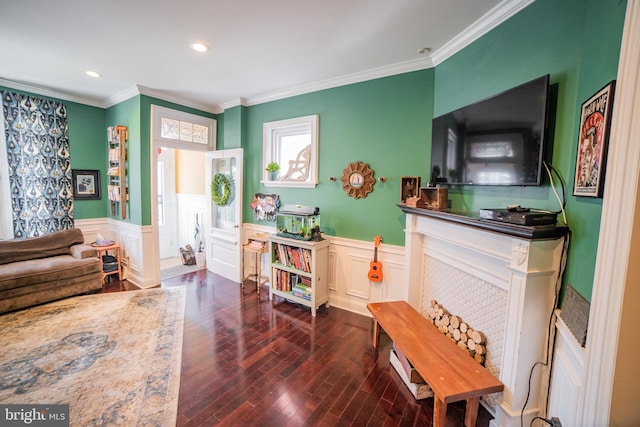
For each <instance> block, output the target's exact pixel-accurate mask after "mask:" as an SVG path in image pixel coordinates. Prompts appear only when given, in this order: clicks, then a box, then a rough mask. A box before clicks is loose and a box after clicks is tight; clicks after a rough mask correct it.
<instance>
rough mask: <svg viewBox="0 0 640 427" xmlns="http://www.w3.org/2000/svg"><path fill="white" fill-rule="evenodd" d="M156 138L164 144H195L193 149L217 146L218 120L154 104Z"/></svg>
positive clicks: (180, 145)
mask: <svg viewBox="0 0 640 427" xmlns="http://www.w3.org/2000/svg"><path fill="white" fill-rule="evenodd" d="M152 117H153V129H154V134H155V138H156V139H157V140H158V141H162V142H161V143H162V144H163V145H166V146H168V147H173V148H181V147H182V148H184V146H185V144H193V149H198V148H196V147H198V146H199V147H201V148H199V149H215V148H216V143H215V140H216V138H215V137H216V135H215V134H216V121H215V120H214V119H210V118H207V117H203V116H197V115H195V114H190V113H185V112H183V111H179V110H173V109H170V108H164V107H159V106H157V105H154V106H152Z"/></svg>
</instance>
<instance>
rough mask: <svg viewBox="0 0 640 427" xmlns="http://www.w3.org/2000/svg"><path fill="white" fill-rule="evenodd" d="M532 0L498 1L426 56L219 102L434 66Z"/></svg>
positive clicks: (260, 99) (252, 100)
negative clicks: (498, 2)
mask: <svg viewBox="0 0 640 427" xmlns="http://www.w3.org/2000/svg"><path fill="white" fill-rule="evenodd" d="M534 1H535V0H505V1H503V2H501V3H500V4H498V5H497V6H495V7H494V8H493V9H491V10H490V11H489V12H487V13H486V14H484V15H483V16H482V17H481V18H480V19H478V20H477V21H476V22H474V23H473V24H472V25H471V26H469V27H468V28H467V29H465V30H464V31H463V32H461V33H460V34H458V35H457V36H456V37H455V38H453V39H452V40H451V41H449V42H448V43H446V44H445V45H444V46H443V47H442V48H440V49H438V50H437V51H435V52H434V53H432V54H431V55H430V56H429V57H427V58H420V59H415V60H411V61H406V62H401V63H397V64H392V65H388V66H384V67H379V68H374V69H371V70H367V71H364V72H359V73H353V74H348V75H345V76H341V77H336V78H332V79H327V80H323V81H319V82H314V83H309V84H305V85H299V86H292V87H290V88H287V89H284V90H280V91H275V92H268V93H265V94H262V95H257V96H253V97H249V98H238V99H237V100H233V101H229V102H225V103H223V104H221V106H222V109H223V110H224V109H227V108H231V107H235V106H237V105H244V106H247V107H248V106H251V105H258V104H262V103H265V102H270V101H276V100H279V99H284V98H289V97H292V96H297V95H304V94H306V93H311V92H317V91H320V90H324V89H331V88H334V87H339V86H345V85H348V84H354V83H360V82H364V81H367V80H374V79H379V78H382V77H388V76H392V75H396V74H403V73H408V72H411V71H417V70H422V69H426V68H432V67H435V66H436V65H438V64H440V63H442V62H443V61H445V60H446V59H448V58H449V57H451V56H453V55H454V54H455V53H457V52H459V51H460V50H462V49H463V48H465V47H466V46H468V45H470V44H471V43H473V42H474V41H476V40H477V39H479V38H480V37H482V36H483V35H485V34H487V33H488V32H489V31H491V30H493V29H494V28H496V27H497V26H498V25H500V24H502V23H503V22H505V21H506V20H508V19H509V18H511V17H512V16H513V15H515V14H516V13H518V12H520V11H521V10H522V9H524V8H525V7H527V6H529V5H530V4H531V3H533V2H534ZM243 101H244V102H243Z"/></svg>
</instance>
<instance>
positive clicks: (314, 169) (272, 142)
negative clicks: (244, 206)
mask: <svg viewBox="0 0 640 427" xmlns="http://www.w3.org/2000/svg"><path fill="white" fill-rule="evenodd" d="M318 122H319V117H318V115H317V114H314V115H310V116H303V117H295V118H292V119H285V120H277V121H273V122H267V123H264V124H263V125H262V138H263V140H262V183H263V184H264V185H265V187H294V188H315V186H316V185H317V184H318ZM302 127H308V128H309V129H310V131H309V133H310V137H311V157H310V161H309V174H308V176H307V179H306V180H304V181H298V180H286V179H284V180H283V179H279V180H270V179H269V173H268V172H267V171H266V167H267V165H268V164H269V163H270V162H271V161H277V159H278V157H279V156H278V153H279V152H280V145H279V144H281V142H280V138H281V137H283V136H289V135H291V134H292V133H296V134H299V130H300V128H302ZM291 160H294V159H291ZM288 168H289V165H288V164H283V165H280V174H281V175H282V174H286V173H287V170H288Z"/></svg>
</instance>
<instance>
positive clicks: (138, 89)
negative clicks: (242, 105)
mask: <svg viewBox="0 0 640 427" xmlns="http://www.w3.org/2000/svg"><path fill="white" fill-rule="evenodd" d="M137 95H146V96H150V97H152V98H156V99H162V100H163V101H167V102H173V103H174V104H178V105H182V106H184V107H190V108H195V109H196V110H200V111H206V112H207V113H213V114H220V113H222V112H223V111H224V110H222V109H221V108H220V107H218V106H217V105H207V104H201V103H197V102H191V101H187V100H184V99H180V98H177V97H175V96H170V95H168V94H166V93H165V92H163V91H161V90H156V89H151V88H149V87H146V86H142V85H135V86H132V87H130V88H128V89H125V90H123V91H122V92H119V93H117V94H115V95H113V96H110V97H109V98H107V99H105V102H104V107H105V108H108V107H112V106H114V105H116V104H119V103H121V102H123V101H126V100H127V99H129V98H133V97H134V96H137Z"/></svg>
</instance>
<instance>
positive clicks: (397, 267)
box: [242, 223, 409, 317]
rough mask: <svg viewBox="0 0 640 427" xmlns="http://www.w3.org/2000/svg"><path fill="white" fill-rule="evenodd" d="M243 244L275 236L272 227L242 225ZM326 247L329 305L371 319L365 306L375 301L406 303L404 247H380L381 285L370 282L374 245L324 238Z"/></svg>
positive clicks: (266, 268)
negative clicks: (266, 235) (258, 237)
mask: <svg viewBox="0 0 640 427" xmlns="http://www.w3.org/2000/svg"><path fill="white" fill-rule="evenodd" d="M242 228H243V242H246V241H247V240H248V237H249V236H250V235H251V234H255V233H275V232H276V230H275V227H270V226H263V225H259V224H250V223H246V224H243V227H242ZM325 238H326V239H328V240H329V241H330V246H329V305H330V306H331V307H337V308H341V309H343V310H348V311H352V312H355V313H359V314H362V315H365V316H368V317H370V316H371V315H370V313H369V310H367V304H368V303H369V302H378V301H399V300H405V301H406V300H407V295H408V287H409V286H408V284H407V283H406V281H405V279H404V277H405V271H404V267H405V262H404V247H402V246H395V245H389V244H382V245H380V246H379V248H378V261H380V262H382V274H383V279H382V281H381V282H372V281H370V280H369V277H368V273H369V267H370V264H369V263H370V262H371V261H372V260H373V248H374V246H373V242H364V241H361V240H353V239H344V238H340V237H334V236H325ZM262 262H263V264H262V271H263V272H268V271H270V260H269V257H268V254H265V255H264V256H263V259H262Z"/></svg>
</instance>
